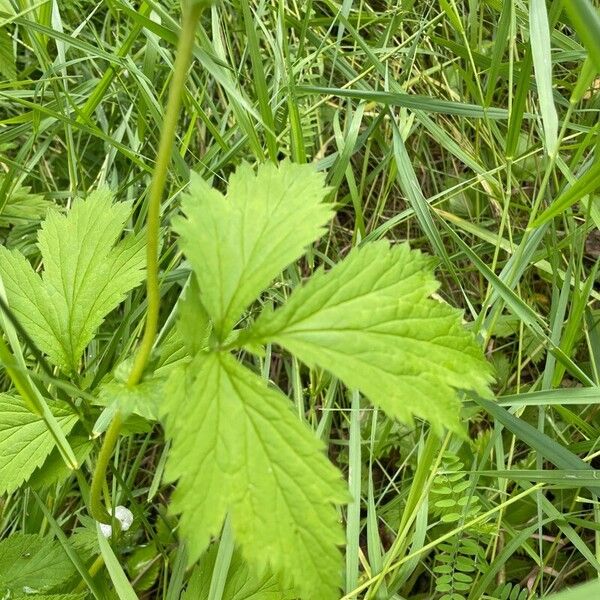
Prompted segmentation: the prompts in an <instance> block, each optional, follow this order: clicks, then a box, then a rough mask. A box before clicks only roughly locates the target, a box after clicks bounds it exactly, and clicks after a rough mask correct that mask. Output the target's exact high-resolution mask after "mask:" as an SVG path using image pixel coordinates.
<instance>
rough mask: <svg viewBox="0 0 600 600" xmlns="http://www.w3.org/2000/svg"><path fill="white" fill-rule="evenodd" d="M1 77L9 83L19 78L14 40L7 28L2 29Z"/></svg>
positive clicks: (0, 49)
mask: <svg viewBox="0 0 600 600" xmlns="http://www.w3.org/2000/svg"><path fill="white" fill-rule="evenodd" d="M0 75H2V76H3V77H4V78H6V79H8V80H9V81H13V80H14V79H16V77H17V68H16V65H15V51H14V46H13V38H12V35H11V33H10V31H9V30H8V29H7V28H6V27H0Z"/></svg>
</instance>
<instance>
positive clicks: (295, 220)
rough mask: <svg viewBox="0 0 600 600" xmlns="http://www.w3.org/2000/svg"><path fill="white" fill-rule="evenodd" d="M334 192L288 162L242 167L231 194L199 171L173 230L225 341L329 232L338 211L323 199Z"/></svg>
mask: <svg viewBox="0 0 600 600" xmlns="http://www.w3.org/2000/svg"><path fill="white" fill-rule="evenodd" d="M327 191H328V190H327V188H325V186H324V176H323V175H322V174H320V173H317V172H316V171H315V170H314V169H313V168H312V167H311V166H309V165H296V164H293V163H290V162H287V161H284V162H282V163H281V164H280V165H279V166H275V165H273V164H271V163H268V164H264V165H261V166H260V167H259V168H258V172H257V173H256V174H254V172H253V170H252V169H251V167H250V166H248V165H245V164H244V165H242V166H240V167H239V168H238V169H237V171H236V172H235V174H234V175H232V176H231V178H230V180H229V186H228V189H227V195H226V196H223V195H222V194H221V193H220V192H218V191H217V190H215V189H213V188H211V187H210V186H209V185H208V184H207V183H206V182H205V181H204V180H203V179H202V178H200V177H199V176H198V175H192V180H191V183H190V188H189V190H188V193H187V194H186V196H185V197H184V200H183V202H182V208H183V212H184V214H185V216H186V218H185V219H182V218H179V219H176V220H175V221H174V223H173V228H174V229H175V231H176V232H177V233H178V234H179V235H180V245H181V248H182V250H183V252H184V254H185V255H186V256H187V258H188V260H189V261H190V263H191V264H192V267H193V268H194V271H195V273H196V276H197V278H198V283H199V286H200V289H201V290H202V302H203V304H204V306H205V307H206V310H207V311H208V313H209V315H210V316H211V317H212V319H213V322H214V326H215V331H216V333H217V336H218V337H219V339H221V340H223V339H225V338H226V337H227V334H228V333H229V332H230V330H231V329H232V327H233V326H234V325H235V323H236V322H237V320H238V319H239V318H240V316H241V315H242V313H243V311H244V310H245V309H246V308H247V307H248V305H249V304H250V303H251V302H252V301H253V300H255V299H256V297H257V296H258V295H259V294H260V292H261V291H263V290H264V289H265V288H266V287H267V286H268V285H269V283H271V281H272V280H273V279H274V278H275V277H276V276H277V275H279V273H281V271H282V270H283V269H284V268H285V267H286V266H288V265H289V264H290V263H292V262H293V261H295V260H296V259H298V258H299V257H300V256H301V255H302V253H303V252H304V249H305V247H306V246H307V245H308V244H310V243H312V242H313V241H315V240H316V239H317V238H319V237H320V236H321V235H322V234H323V232H324V229H323V226H324V225H325V224H326V223H327V221H328V220H329V219H330V218H331V216H332V212H331V207H330V206H328V205H326V204H323V199H324V197H325V195H326V194H327Z"/></svg>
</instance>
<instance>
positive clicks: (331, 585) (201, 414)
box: [164, 352, 346, 600]
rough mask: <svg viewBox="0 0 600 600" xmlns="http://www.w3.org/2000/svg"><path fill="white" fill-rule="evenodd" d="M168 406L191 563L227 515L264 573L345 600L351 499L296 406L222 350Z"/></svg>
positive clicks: (197, 367)
mask: <svg viewBox="0 0 600 600" xmlns="http://www.w3.org/2000/svg"><path fill="white" fill-rule="evenodd" d="M165 398H166V399H165V405H164V410H165V412H166V418H165V426H166V433H167V436H168V437H169V438H171V439H172V440H173V445H172V448H171V452H170V454H169V459H168V461H167V468H166V478H167V479H168V480H169V481H175V480H178V484H177V489H176V491H175V493H174V494H173V497H172V504H171V508H172V510H173V511H174V512H176V513H181V519H180V530H181V533H182V535H183V536H184V537H185V538H186V540H187V542H188V549H189V553H190V558H191V560H196V559H198V557H199V556H200V554H201V553H202V551H203V550H204V549H205V548H206V546H207V545H208V543H209V541H210V537H211V536H212V535H216V534H218V533H219V531H220V528H221V525H222V523H223V520H224V517H225V515H226V513H229V514H230V515H231V520H232V527H233V531H234V534H235V538H236V541H237V542H238V543H239V544H240V546H241V548H242V550H243V551H244V553H245V555H246V557H247V559H248V560H250V561H252V562H253V563H254V565H255V566H256V567H258V568H259V569H261V568H263V567H268V568H269V569H270V570H271V572H273V573H274V574H276V575H277V576H279V577H281V578H285V579H284V580H288V579H289V578H291V579H292V580H293V583H294V586H295V588H296V589H297V590H298V591H299V592H300V593H302V594H304V596H305V597H307V598H308V597H312V598H319V599H322V600H327V599H329V598H337V597H338V596H337V590H338V584H339V582H340V565H341V560H340V559H341V555H340V552H339V550H338V548H337V544H340V543H341V542H342V541H343V536H342V532H341V528H340V526H339V524H338V522H337V513H336V510H335V508H334V506H333V504H332V503H334V502H343V501H345V500H346V494H345V492H344V489H343V485H342V483H341V479H340V477H339V474H338V472H337V470H336V469H335V468H334V467H333V466H332V465H331V463H329V461H328V460H327V459H326V457H325V456H324V454H323V453H322V451H323V448H322V446H321V444H320V442H319V441H318V440H317V439H316V438H315V437H314V436H313V434H312V433H311V432H310V431H309V430H308V429H306V428H305V426H304V425H303V424H302V423H301V422H300V421H299V420H298V419H297V418H296V417H295V416H294V414H293V412H292V410H291V408H290V406H289V401H288V399H287V398H285V396H283V395H282V394H281V393H280V392H278V391H276V390H275V389H272V388H269V387H267V385H266V384H265V383H264V381H263V380H262V379H260V378H259V377H258V376H257V375H255V374H253V373H252V372H251V371H249V370H248V369H246V368H245V367H243V366H242V365H240V364H239V363H238V362H237V361H236V360H235V359H234V358H233V357H232V356H230V355H229V354H226V353H220V352H219V353H217V352H215V353H211V354H208V353H201V354H199V355H198V356H196V357H195V359H194V360H193V361H192V363H191V364H190V365H189V366H188V367H187V368H186V369H179V370H178V371H175V372H174V373H173V374H172V375H171V377H170V378H169V382H168V383H167V385H166V390H165ZM257 548H260V551H259V552H257V551H256V549H257Z"/></svg>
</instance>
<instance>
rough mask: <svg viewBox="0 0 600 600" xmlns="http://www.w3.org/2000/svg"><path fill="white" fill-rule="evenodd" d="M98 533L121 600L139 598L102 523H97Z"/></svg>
mask: <svg viewBox="0 0 600 600" xmlns="http://www.w3.org/2000/svg"><path fill="white" fill-rule="evenodd" d="M96 533H97V536H98V545H99V546H100V553H101V555H102V558H103V559H104V564H105V565H106V570H107V571H108V574H109V575H110V580H111V581H112V584H113V585H114V589H115V592H117V594H118V598H119V599H120V600H138V597H137V594H136V593H135V591H134V589H133V587H131V583H129V579H127V575H125V571H123V567H122V566H121V563H120V562H119V559H118V558H117V557H116V556H115V553H114V552H113V549H112V548H111V546H110V544H109V542H108V540H107V539H106V538H105V537H104V535H103V534H102V531H101V530H100V523H96Z"/></svg>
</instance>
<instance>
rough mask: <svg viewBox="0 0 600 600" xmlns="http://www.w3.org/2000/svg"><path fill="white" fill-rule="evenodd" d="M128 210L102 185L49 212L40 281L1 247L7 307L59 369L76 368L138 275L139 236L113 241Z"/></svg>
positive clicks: (0, 270) (0, 266)
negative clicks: (63, 209)
mask: <svg viewBox="0 0 600 600" xmlns="http://www.w3.org/2000/svg"><path fill="white" fill-rule="evenodd" d="M130 209H131V206H130V204H129V203H114V202H113V199H112V194H111V193H110V191H109V190H107V189H101V190H97V191H95V192H93V193H92V194H90V196H89V197H88V198H87V199H86V200H76V201H75V203H74V204H73V208H72V209H71V210H70V211H69V213H68V214H67V215H61V214H60V213H59V212H58V211H55V210H52V211H50V212H49V213H48V217H47V218H46V220H45V221H44V223H43V225H42V228H41V231H40V234H39V237H38V240H39V246H40V250H41V253H42V260H43V263H44V271H43V274H42V278H41V279H40V278H39V276H38V275H37V274H36V273H34V271H33V269H32V268H31V265H30V264H29V263H28V262H27V261H26V260H25V259H24V257H23V256H22V255H21V254H20V253H18V252H16V251H13V252H10V251H8V250H6V249H5V248H0V276H2V278H3V280H4V285H5V287H6V293H7V297H8V301H9V305H10V307H11V309H12V310H13V311H14V313H15V315H16V316H17V318H18V319H19V321H20V323H21V325H23V327H24V328H25V330H26V331H27V332H28V333H29V335H31V337H32V338H33V340H34V341H35V343H36V344H37V345H38V346H39V348H40V349H41V350H42V351H43V352H44V353H46V354H47V355H48V356H49V358H50V359H51V360H52V361H53V362H54V363H55V364H57V365H58V366H59V367H61V368H62V369H64V370H66V371H75V370H76V369H77V367H78V363H79V359H80V358H81V354H82V353H83V351H84V349H85V347H86V346H87V345H88V344H89V342H90V341H91V340H92V338H93V336H94V333H95V331H96V329H97V328H98V327H99V326H100V325H101V324H102V321H103V320H104V318H105V317H106V315H107V314H108V313H109V312H110V311H111V310H113V309H114V308H115V307H116V306H117V305H118V304H119V303H120V302H121V301H122V300H123V299H124V298H125V294H126V293H127V292H128V291H129V290H131V289H132V288H134V287H135V286H137V285H138V284H139V283H140V282H141V280H142V279H143V275H144V273H143V267H144V260H145V257H144V241H143V239H141V238H140V237H133V236H129V237H127V238H125V239H124V240H123V241H121V242H119V243H116V242H117V239H118V238H119V237H120V235H121V233H122V231H123V227H124V225H125V221H126V220H127V217H128V215H129V212H130ZM115 244H116V245H115Z"/></svg>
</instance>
